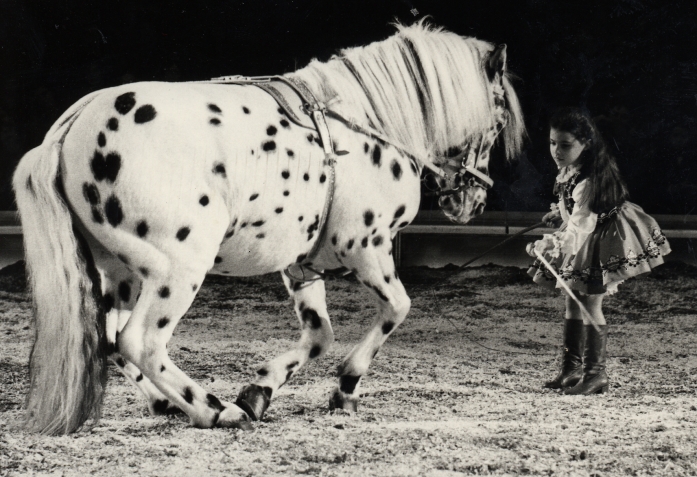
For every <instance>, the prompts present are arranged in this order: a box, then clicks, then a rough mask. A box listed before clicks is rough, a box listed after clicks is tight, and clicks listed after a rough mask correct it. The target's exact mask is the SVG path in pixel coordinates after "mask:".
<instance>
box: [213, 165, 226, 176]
mask: <svg viewBox="0 0 697 477" xmlns="http://www.w3.org/2000/svg"><path fill="white" fill-rule="evenodd" d="M213 174H220V175H221V176H223V177H226V174H225V166H224V165H222V164H216V165H215V166H213Z"/></svg>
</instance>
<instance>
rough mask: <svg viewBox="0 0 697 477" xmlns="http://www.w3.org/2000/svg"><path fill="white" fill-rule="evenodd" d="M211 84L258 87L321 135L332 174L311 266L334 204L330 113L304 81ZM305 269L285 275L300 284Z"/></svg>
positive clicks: (234, 79) (240, 79) (235, 79)
mask: <svg viewBox="0 0 697 477" xmlns="http://www.w3.org/2000/svg"><path fill="white" fill-rule="evenodd" d="M209 82H210V83H222V84H245V85H246V84H248V85H254V86H257V87H259V88H261V89H263V90H264V91H266V92H267V93H268V94H269V95H271V97H273V98H274V99H275V100H276V102H277V103H278V104H279V105H280V106H281V107H282V108H283V109H284V111H286V113H287V116H288V117H289V118H290V119H291V120H292V121H293V122H294V123H296V124H297V125H299V126H302V127H306V128H308V129H312V130H316V131H317V133H318V134H319V137H320V139H321V140H322V149H323V150H324V161H323V165H325V166H329V170H328V172H327V197H326V199H325V201H324V210H323V211H322V215H321V216H320V223H319V226H318V229H317V230H318V234H319V235H318V237H317V240H316V241H315V243H314V245H313V246H312V250H310V253H308V254H307V257H306V258H305V261H307V262H310V261H311V260H312V259H313V258H314V257H315V256H316V255H317V253H318V252H319V249H320V248H321V247H322V244H323V242H324V239H325V236H326V228H327V227H326V225H327V219H328V218H329V214H330V212H331V208H332V202H333V200H334V182H335V181H334V179H335V177H334V176H335V168H334V166H335V164H336V156H335V154H334V144H333V141H332V138H331V136H330V134H329V127H328V126H327V120H326V117H325V114H326V112H327V109H326V106H325V105H324V104H322V103H320V102H318V101H317V99H316V98H315V96H314V95H313V94H312V92H311V91H310V90H309V89H308V88H307V86H305V84H304V83H303V82H302V81H300V80H297V79H295V78H289V77H286V76H257V77H253V78H248V77H245V76H222V77H219V78H213V79H212V80H210V81H209ZM291 91H292V93H291ZM293 93H294V94H293ZM298 99H300V101H301V102H300V103H298ZM297 110H301V111H302V112H303V113H304V115H300V114H298V113H297V112H296V111H297ZM307 117H309V118H311V120H312V124H308V123H309V122H308V121H307V119H306V118H307ZM313 126H314V127H313ZM305 268H307V267H304V266H303V264H302V263H296V264H293V265H291V266H289V267H288V268H287V269H286V270H284V272H285V274H286V275H287V276H288V277H291V278H292V279H295V280H297V278H296V277H297V276H298V275H302V276H303V277H304V276H305V270H304V269H305ZM291 269H292V270H291ZM294 272H295V273H294ZM298 272H299V273H298ZM308 272H310V273H312V274H317V272H316V271H315V270H312V269H309V268H308ZM302 281H314V279H305V280H302Z"/></svg>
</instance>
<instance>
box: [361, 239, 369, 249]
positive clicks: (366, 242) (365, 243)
mask: <svg viewBox="0 0 697 477" xmlns="http://www.w3.org/2000/svg"><path fill="white" fill-rule="evenodd" d="M367 246H368V237H363V240H361V247H363V248H366V247H367Z"/></svg>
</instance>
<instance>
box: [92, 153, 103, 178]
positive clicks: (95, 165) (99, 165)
mask: <svg viewBox="0 0 697 477" xmlns="http://www.w3.org/2000/svg"><path fill="white" fill-rule="evenodd" d="M90 168H91V169H92V175H93V176H94V178H95V179H97V181H103V180H104V178H105V177H106V159H104V155H103V154H102V153H101V152H99V151H94V155H93V156H92V160H91V161H90Z"/></svg>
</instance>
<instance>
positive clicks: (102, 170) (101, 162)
mask: <svg viewBox="0 0 697 477" xmlns="http://www.w3.org/2000/svg"><path fill="white" fill-rule="evenodd" d="M90 167H91V169H92V174H93V175H94V178H95V179H97V181H102V180H104V179H107V180H108V181H109V182H114V181H115V180H116V176H118V174H119V169H121V156H119V155H118V154H117V153H115V152H110V153H109V154H107V156H106V158H105V157H104V156H103V155H102V153H101V152H99V151H94V156H92V161H91V162H90Z"/></svg>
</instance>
